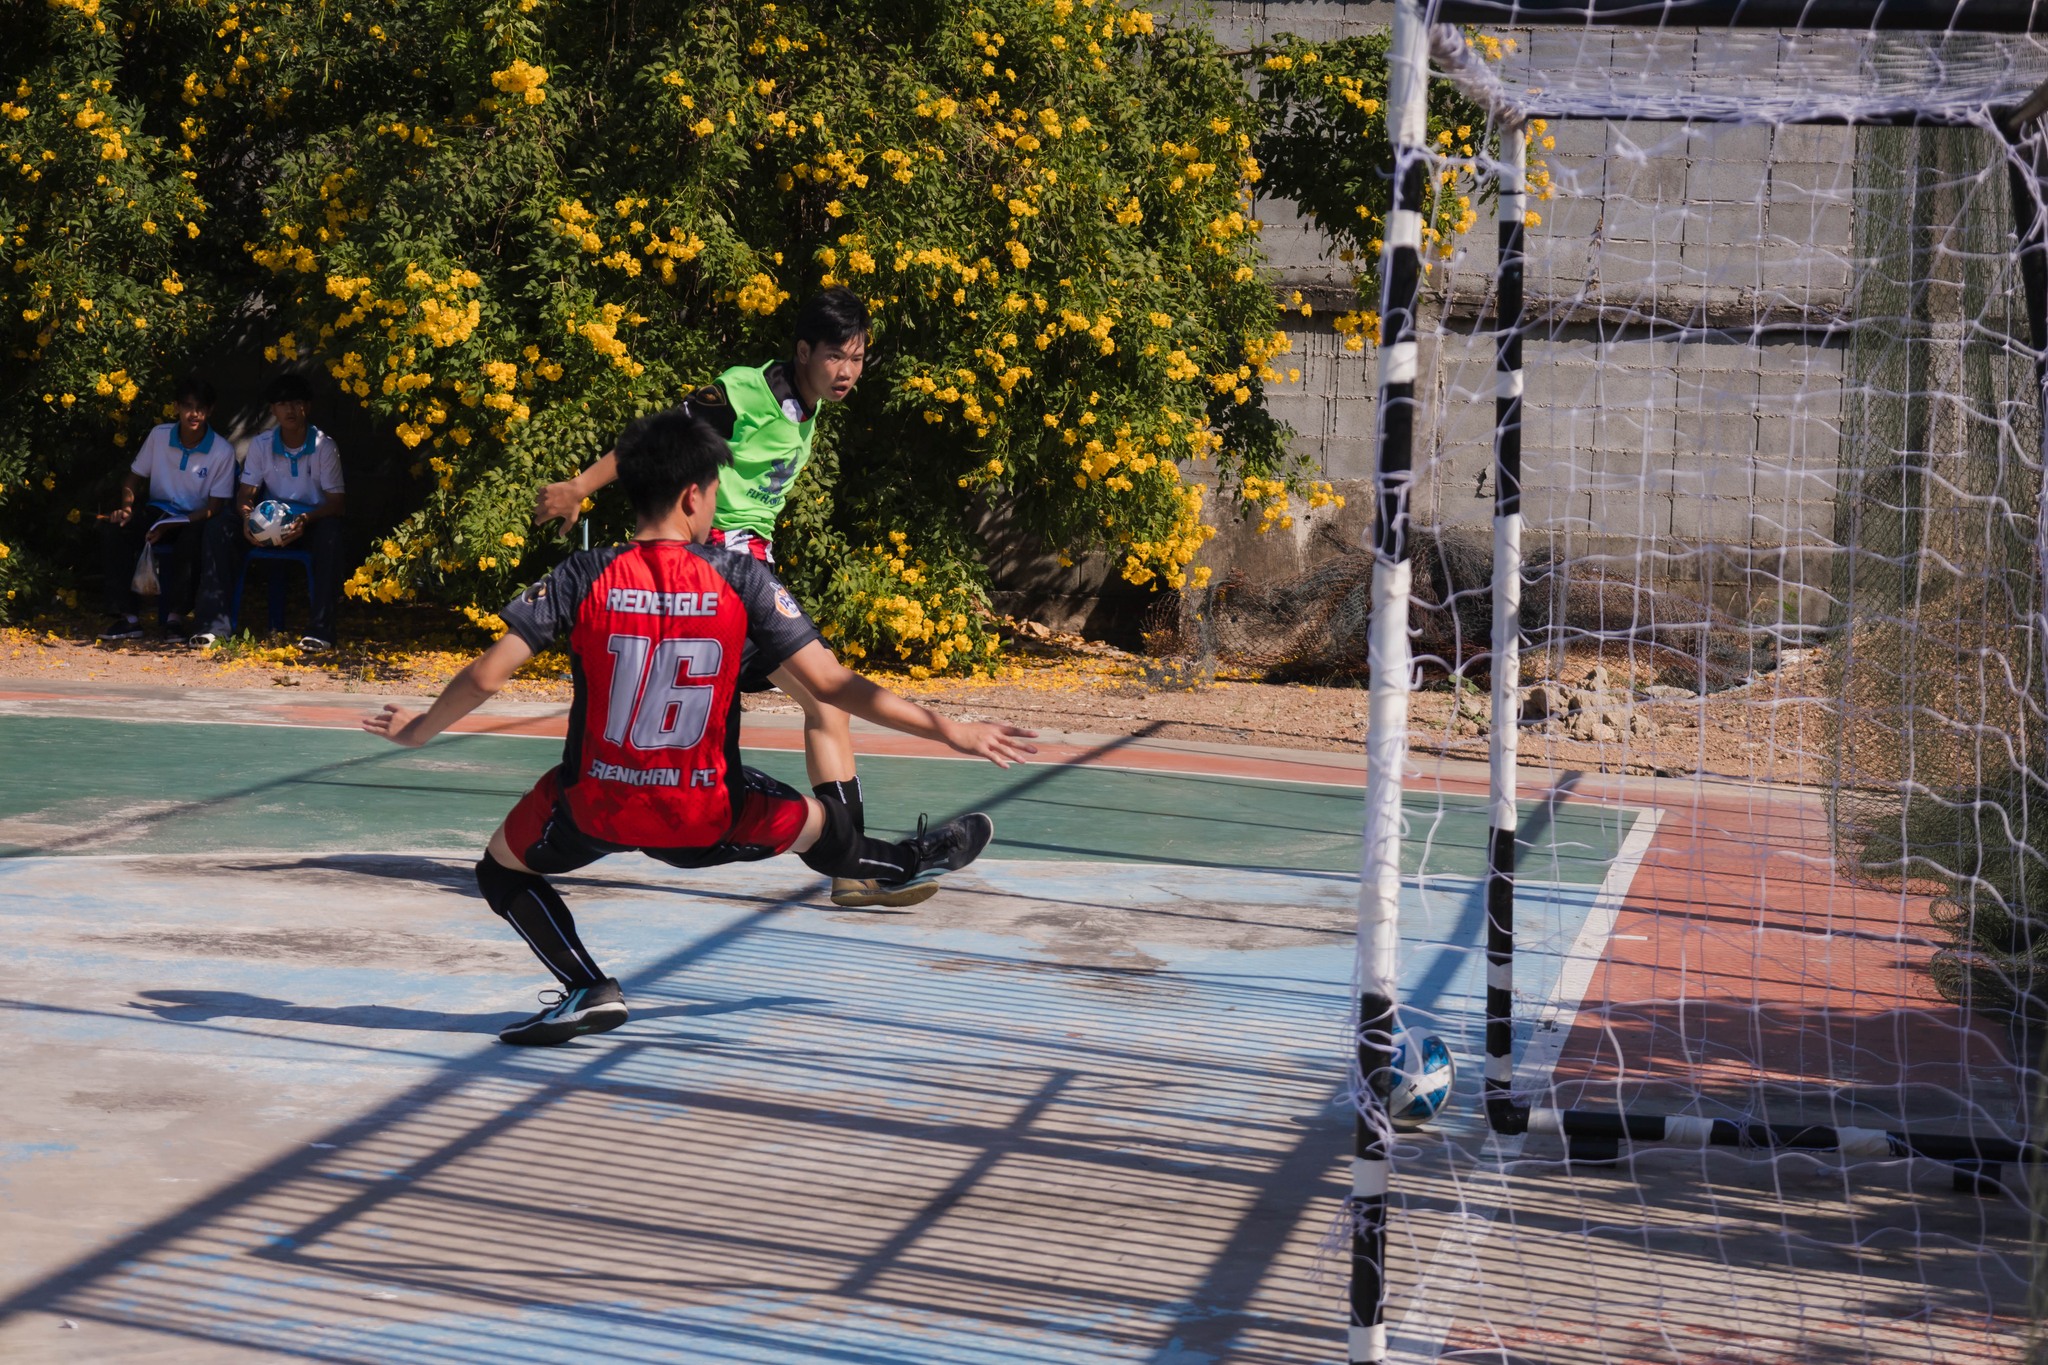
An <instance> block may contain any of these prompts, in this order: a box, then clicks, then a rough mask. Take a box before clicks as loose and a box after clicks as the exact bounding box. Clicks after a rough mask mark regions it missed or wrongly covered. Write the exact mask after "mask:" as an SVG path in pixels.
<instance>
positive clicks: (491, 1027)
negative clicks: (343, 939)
mask: <svg viewBox="0 0 2048 1365" xmlns="http://www.w3.org/2000/svg"><path fill="white" fill-rule="evenodd" d="M138 995H139V996H140V997H141V998H140V999H137V1000H131V1001H130V1002H129V1007H130V1008H131V1009H138V1010H144V1011H147V1012H148V1013H150V1014H153V1015H155V1016H156V1017H157V1018H159V1019H162V1020H165V1021H167V1022H169V1023H173V1024H205V1023H211V1022H213V1021H214V1020H216V1019H283V1020H290V1021H291V1022H293V1023H300V1024H327V1025H331V1026H333V1027H336V1028H370V1029H398V1030H402V1031H409V1032H416V1033H495V1032H496V1031H497V1030H499V1029H501V1028H503V1027H504V1026H505V1025H507V1024H509V1023H512V1022H513V1021H515V1020H517V1019H518V1018H520V1017H521V1016H520V1014H519V1013H518V1012H517V1011H506V1010H495V1011H492V1012H491V1013H489V1014H450V1013H448V1012H446V1011H443V1010H415V1009H406V1008H404V1007H403V1006H398V1005H336V1006H325V1005H298V1004H294V1003H293V1002H291V1001H289V1000H275V999H272V998H271V997H269V996H265V995H251V994H249V993H248V992H246V991H141V992H138ZM826 1003H829V1002H827V1001H824V1000H820V999H813V998H811V997H809V996H798V995H787V996H765V995H764V996H753V997H750V998H748V999H744V1000H716V1001H707V1002H704V1003H702V1004H695V1005H655V1006H652V1007H649V1008H636V1009H635V1010H634V1011H633V1018H634V1020H635V1021H636V1022H639V1021H645V1020H653V1019H675V1018H702V1017H705V1016H708V1015H714V1014H735V1013H738V1012H740V1011H743V1010H764V1009H779V1008H787V1007H790V1006H798V1005H821V1004H826Z"/></svg>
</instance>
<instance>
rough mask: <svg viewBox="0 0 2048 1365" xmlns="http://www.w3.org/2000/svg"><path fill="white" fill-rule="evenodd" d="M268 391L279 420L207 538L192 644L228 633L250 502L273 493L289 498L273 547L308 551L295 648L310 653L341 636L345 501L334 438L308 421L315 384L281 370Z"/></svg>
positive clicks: (257, 443)
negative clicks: (309, 581) (305, 601)
mask: <svg viewBox="0 0 2048 1365" xmlns="http://www.w3.org/2000/svg"><path fill="white" fill-rule="evenodd" d="M269 397H270V413H271V416H273V417H275V418H276V419H277V425H276V426H274V427H272V428H271V429H270V430H268V431H266V432H263V433H262V434H260V435H259V436H257V438H256V439H255V440H254V441H253V442H251V443H250V445H249V454H248V457H247V459H246V460H245V461H244V462H243V465H242V478H241V485H240V487H239V488H238V489H237V490H236V494H235V505H236V506H235V515H234V516H232V517H223V518H221V525H219V526H218V527H216V528H214V530H212V531H211V532H210V533H209V534H208V535H207V538H206V570H205V573H204V574H203V575H202V576H201V583H200V590H199V611H198V620H199V632H198V633H197V634H196V635H194V636H193V637H192V643H193V644H194V645H198V646H201V647H204V646H206V645H210V644H212V643H213V642H214V641H215V640H217V639H219V638H220V637H222V636H224V635H226V634H228V632H229V629H230V622H229V620H228V602H229V599H230V598H231V597H232V595H233V593H234V590H235V581H236V579H237V578H239V577H240V575H241V572H242V564H243V561H244V560H245V559H246V558H247V557H248V554H249V551H250V550H251V549H252V548H254V546H255V544H256V540H255V538H254V537H253V536H251V535H250V534H249V512H250V509H251V508H253V507H255V505H256V504H257V503H259V502H265V501H271V500H275V501H278V502H285V503H290V504H291V508H292V512H293V514H294V515H293V517H292V520H291V521H290V522H289V523H288V524H287V525H286V527H285V532H284V538H283V540H282V541H281V542H280V543H279V545H278V547H277V548H279V549H283V550H306V551H308V552H310V553H311V554H312V556H313V619H312V622H311V624H309V625H308V626H307V628H306V633H305V635H304V636H303V637H302V638H301V639H300V640H299V648H300V649H301V650H303V651H305V652H307V653H314V652H318V651H321V650H328V649H332V648H334V642H335V640H336V639H337V638H338V637H337V636H336V634H335V621H334V618H335V613H336V611H337V609H338V608H339V607H340V605H341V553H342V549H341V514H342V512H343V511H344V510H345V508H346V507H347V503H348V494H347V492H346V491H345V490H344V489H343V487H342V482H341V453H340V452H339V451H338V450H336V449H335V447H334V439H333V438H332V437H330V436H329V435H328V434H327V433H326V432H324V431H322V430H320V428H318V427H316V426H314V425H313V424H312V422H311V421H310V420H309V417H310V413H311V410H312V403H313V390H312V386H311V385H309V384H307V383H306V381H305V378H304V377H303V376H301V375H296V374H284V375H279V376H278V377H277V378H276V379H274V380H272V381H271V384H270V394H269ZM273 572H274V570H273Z"/></svg>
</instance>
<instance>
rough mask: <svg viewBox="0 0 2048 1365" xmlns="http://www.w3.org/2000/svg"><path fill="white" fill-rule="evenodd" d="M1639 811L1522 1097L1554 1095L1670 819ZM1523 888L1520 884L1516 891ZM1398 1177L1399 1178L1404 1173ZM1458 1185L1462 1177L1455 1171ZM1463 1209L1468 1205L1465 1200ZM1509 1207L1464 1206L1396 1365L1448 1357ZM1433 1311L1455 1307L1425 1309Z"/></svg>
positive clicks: (1518, 1084) (1604, 881)
mask: <svg viewBox="0 0 2048 1365" xmlns="http://www.w3.org/2000/svg"><path fill="white" fill-rule="evenodd" d="M1636 809H1637V811H1638V814H1637V816H1636V820H1635V823H1634V824H1633V825H1632V826H1630V828H1629V832H1628V835H1627V837H1626V838H1624V839H1623V840H1622V841H1621V847H1620V848H1618V849H1617V850H1615V855H1614V861H1613V862H1612V863H1610V864H1609V865H1608V868H1607V875H1606V876H1605V877H1603V878H1601V881H1600V889H1599V891H1598V892H1597V893H1596V894H1595V895H1594V897H1593V904H1592V906H1591V907H1590V908H1589V909H1588V910H1587V911H1586V918H1585V922H1584V923H1582V924H1581V925H1580V926H1579V933H1578V937H1577V938H1575V939H1573V940H1572V946H1571V947H1570V948H1569V949H1567V950H1566V951H1565V961H1564V969H1563V970H1562V971H1561V972H1559V973H1558V978H1557V985H1556V987H1555V988H1554V989H1553V990H1552V991H1551V993H1550V1000H1549V1002H1548V1003H1546V1004H1545V1005H1544V1007H1543V1012H1542V1014H1541V1015H1539V1016H1538V1027H1537V1030H1536V1036H1535V1037H1534V1038H1532V1039H1530V1041H1529V1046H1528V1050H1527V1051H1525V1052H1524V1053H1523V1054H1522V1061H1521V1064H1520V1065H1518V1066H1517V1067H1516V1068H1515V1092H1516V1093H1517V1094H1528V1093H1529V1092H1530V1091H1532V1090H1538V1089H1548V1088H1549V1085H1550V1076H1551V1072H1552V1071H1553V1070H1554V1069H1555V1068H1556V1066H1557V1059H1558V1055H1559V1054H1560V1053H1561V1052H1563V1051H1564V1045H1565V1040H1566V1039H1567V1038H1569V1037H1570V1036H1571V1031H1572V1025H1573V1024H1574V1023H1576V1022H1577V1021H1578V1017H1579V1007H1580V1005H1582V1004H1583V1003H1584V1002H1585V998H1586V990H1587V988H1588V987H1590V986H1591V985H1592V984H1593V973H1594V971H1595V970H1597V969H1598V967H1599V966H1600V962H1601V960H1602V959H1603V958H1604V957H1605V956H1606V954H1607V944H1608V942H1609V941H1610V940H1611V939H1613V937H1614V924H1615V921H1616V920H1617V919H1619V918H1620V916H1621V907H1622V904H1623V902H1625V901H1626V900H1627V899H1628V889H1629V886H1630V884H1631V883H1633V882H1634V881H1635V877H1636V871H1637V869H1638V868H1640V867H1641V866H1642V862H1643V857H1644V855H1645V854H1647V853H1648V852H1649V851H1650V841H1651V840H1652V839H1654V838H1656V836H1657V826H1658V825H1659V824H1660V823H1662V821H1663V819H1664V812H1663V811H1662V810H1661V809H1657V808H1654V807H1651V808H1643V807H1637V808H1636ZM1525 884H1526V883H1520V882H1518V883H1517V889H1520V887H1521V886H1522V885H1525ZM1522 1141H1523V1139H1522V1138H1521V1137H1520V1136H1516V1137H1511V1138H1505V1139H1495V1142H1496V1144H1497V1145H1496V1146H1495V1151H1496V1152H1497V1153H1498V1160H1497V1162H1495V1163H1494V1164H1493V1166H1492V1169H1491V1170H1488V1169H1487V1168H1486V1167H1481V1168H1480V1170H1479V1171H1478V1172H1476V1173H1475V1179H1474V1180H1473V1181H1472V1182H1471V1183H1472V1184H1473V1185H1477V1184H1478V1182H1479V1181H1480V1180H1490V1181H1491V1183H1493V1184H1494V1185H1495V1186H1496V1187H1497V1188H1498V1187H1503V1186H1505V1183H1506V1179H1507V1176H1506V1170H1507V1163H1508V1162H1510V1161H1512V1160H1514V1158H1515V1157H1517V1156H1519V1155H1520V1154H1521V1150H1522ZM1395 1178H1396V1179H1398V1178H1399V1172H1398V1170H1397V1171H1396V1172H1395ZM1452 1178H1453V1179H1455V1178H1456V1172H1455V1169H1453V1171H1452ZM1461 1196H1462V1192H1461ZM1460 1202H1461V1204H1463V1202H1464V1201H1463V1199H1462V1197H1461V1201H1460ZM1506 1202H1507V1201H1506V1195H1505V1190H1504V1189H1501V1190H1500V1192H1499V1193H1497V1194H1496V1195H1494V1197H1493V1198H1492V1199H1491V1200H1490V1201H1487V1202H1484V1203H1481V1204H1479V1205H1478V1206H1477V1207H1472V1206H1470V1205H1465V1206H1464V1207H1463V1208H1462V1210H1461V1212H1460V1213H1459V1214H1457V1215H1456V1217H1455V1219H1454V1221H1453V1222H1452V1225H1451V1226H1450V1227H1449V1228H1447V1229H1445V1231H1444V1235H1443V1236H1442V1237H1440V1238H1439V1239H1437V1244H1436V1249H1435V1250H1434V1251H1432V1252H1431V1253H1430V1254H1429V1255H1428V1256H1427V1257H1425V1258H1424V1260H1423V1263H1422V1274H1421V1276H1420V1277H1419V1278H1418V1279H1417V1280H1416V1282H1415V1290H1414V1292H1413V1293H1412V1294H1411V1295H1410V1296H1409V1299H1408V1304H1407V1311H1406V1312H1404V1313H1402V1314H1401V1317H1400V1320H1399V1322H1397V1323H1389V1324H1388V1329H1387V1345H1388V1348H1389V1352H1390V1354H1389V1357H1388V1358H1389V1360H1390V1361H1391V1362H1394V1363H1395V1365H1434V1362H1435V1361H1436V1359H1437V1358H1438V1357H1439V1356H1440V1355H1441V1354H1442V1353H1443V1349H1444V1341H1445V1339H1446V1338H1448V1337H1449V1336H1450V1334H1451V1328H1452V1327H1454V1326H1456V1325H1457V1320H1458V1313H1457V1309H1456V1305H1457V1304H1458V1302H1459V1300H1460V1298H1461V1297H1462V1296H1463V1293H1464V1291H1466V1290H1468V1289H1470V1288H1471V1287H1472V1286H1473V1285H1474V1284H1476V1283H1478V1282H1479V1280H1480V1275H1479V1249H1480V1247H1481V1245H1483V1244H1484V1242H1485V1241H1486V1239H1487V1237H1488V1236H1489V1235H1490V1234H1491V1233H1492V1231H1493V1223H1494V1219H1495V1218H1496V1217H1497V1216H1498V1215H1499V1214H1500V1211H1501V1209H1502V1207H1504V1205H1505V1204H1506ZM1434 1304H1444V1305H1449V1306H1448V1307H1441V1308H1439V1307H1421V1306H1422V1305H1434ZM1391 1306H1392V1305H1389V1307H1391ZM1418 1309H1419V1311H1418ZM1388 1316H1389V1317H1391V1316H1392V1314H1391V1313H1390V1314H1389V1315H1388Z"/></svg>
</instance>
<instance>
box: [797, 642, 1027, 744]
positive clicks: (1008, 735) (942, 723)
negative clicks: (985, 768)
mask: <svg viewBox="0 0 2048 1365" xmlns="http://www.w3.org/2000/svg"><path fill="white" fill-rule="evenodd" d="M782 667H783V668H785V669H787V670H788V671H789V673H790V675H791V676H792V677H794V678H795V679H796V680H797V681H798V682H800V683H802V684H803V685H804V686H805V687H806V688H808V689H809V690H810V693H811V695H812V696H814V697H816V698H817V699H818V700H819V701H822V702H825V703H827V704H828V705H831V706H836V707H838V708H839V709H840V710H842V711H848V712H851V713H852V714H854V715H856V716H859V717H860V718H861V719H862V720H871V721H873V722H874V723H875V724H877V725H886V726H888V727H889V728H890V729H891V730H901V731H902V732H903V733H904V734H906V735H916V736H917V737H918V738H920V739H935V740H938V741H939V742H940V743H941V744H946V745H950V746H951V747H952V748H954V749H957V750H958V751H959V752H961V753H963V754H967V755H969V756H970V757H973V758H985V759H987V760H988V761H989V762H991V763H993V764H995V765H996V766H997V767H998V768H1007V767H1009V766H1010V765H1011V764H1012V763H1022V762H1024V761H1025V759H1026V758H1027V756H1029V755H1031V754H1035V753H1037V752H1038V746H1037V745H1035V744H1026V743H1024V742H1023V741H1025V740H1027V739H1037V738H1038V732H1037V731H1036V730H1022V729H1019V728H1018V727H1017V726H1014V725H990V724H982V723H973V722H968V721H958V720H949V719H947V718H946V717H945V716H942V715H940V714H939V713H938V712H936V711H933V710H930V709H928V708H926V707H923V706H919V705H918V704H917V703H916V702H914V701H911V700H909V699H908V698H906V697H900V696H898V695H897V694H896V693H894V692H891V691H890V690H889V689H888V688H886V687H883V686H882V685H880V684H879V683H873V682H869V681H868V680H867V679H866V678H863V677H862V676H861V675H860V674H858V673H856V672H854V671H853V670H852V669H850V668H848V667H847V666H846V665H845V664H842V663H840V662H839V660H838V659H837V658H836V657H834V655H833V653H832V651H831V650H829V649H827V648H825V646H824V645H823V644H821V643H819V642H818V641H816V640H813V641H812V642H811V643H809V644H807V645H805V646H804V647H803V648H802V649H800V650H798V651H797V652H796V653H794V654H792V655H790V656H789V658H788V660H787V661H786V662H784V664H783V665H782Z"/></svg>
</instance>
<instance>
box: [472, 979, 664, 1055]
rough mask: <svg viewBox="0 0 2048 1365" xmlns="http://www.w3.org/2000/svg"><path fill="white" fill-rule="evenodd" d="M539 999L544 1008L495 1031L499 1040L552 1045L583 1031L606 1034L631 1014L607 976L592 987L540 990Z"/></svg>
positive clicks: (621, 995) (526, 1045)
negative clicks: (529, 1017) (531, 1015)
mask: <svg viewBox="0 0 2048 1365" xmlns="http://www.w3.org/2000/svg"><path fill="white" fill-rule="evenodd" d="M550 997H552V999H551V998H550ZM540 998H541V1002H542V1003H543V1004H545V1005H546V1006H547V1008H546V1009H544V1010H542V1011H541V1012H540V1013H539V1014H536V1015H534V1016H533V1018H531V1019H522V1020H521V1021H520V1022H518V1023H516V1024H509V1025H507V1026H506V1027H504V1028H502V1029H500V1030H498V1041H499V1042H501V1043H514V1044H517V1045H518V1046H520V1047H553V1046H554V1045H555V1044H556V1043H566V1042H568V1041H569V1040H570V1039H571V1038H578V1037H581V1036H582V1035H584V1034H586V1033H609V1032H611V1031H612V1030H613V1029H615V1028H617V1027H618V1026H619V1025H621V1024H623V1023H625V1022H626V1020H627V1019H628V1018H630V1017H631V1015H630V1014H629V1013H628V1012H627V1009H626V997H625V995H624V994H623V993H621V992H620V990H619V983H618V982H617V981H615V980H613V979H612V978H611V977H606V978H605V979H604V980H602V981H600V982H598V983H597V984H596V985H594V986H571V987H570V988H569V989H568V990H566V991H542V992H541V994H540Z"/></svg>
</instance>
